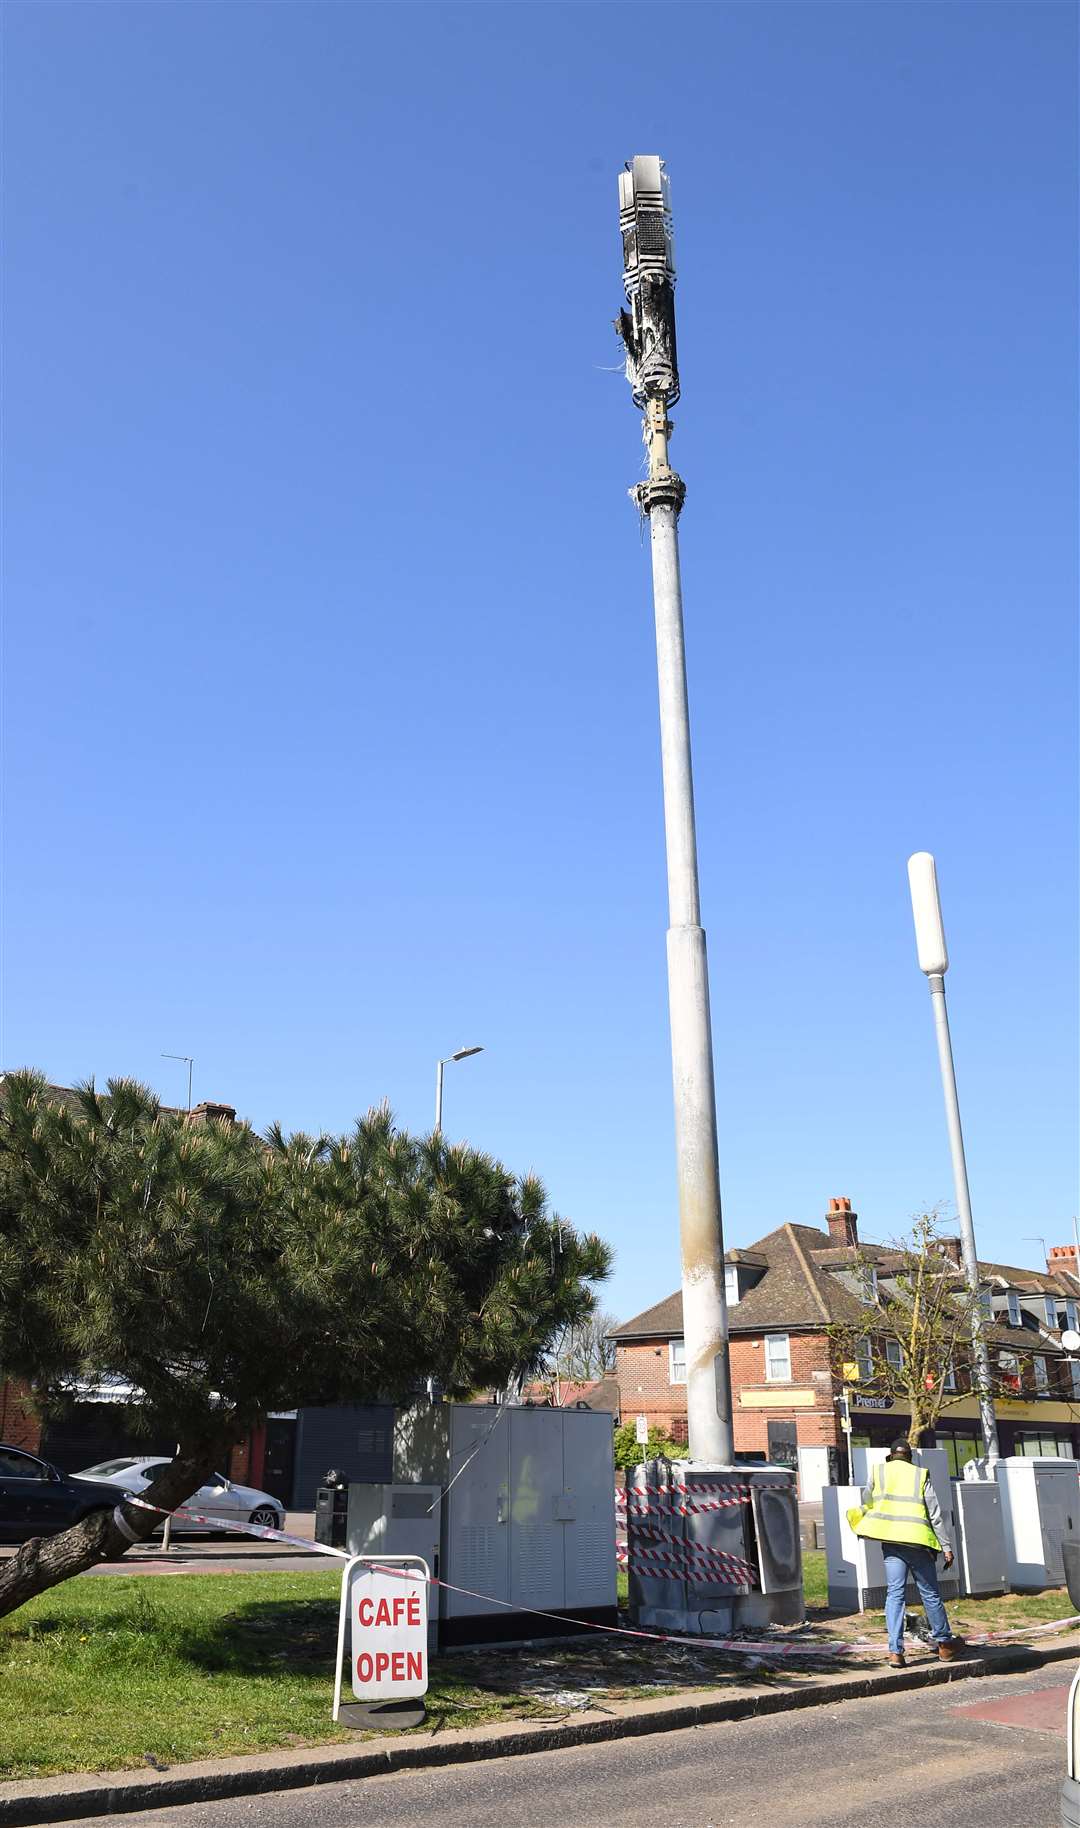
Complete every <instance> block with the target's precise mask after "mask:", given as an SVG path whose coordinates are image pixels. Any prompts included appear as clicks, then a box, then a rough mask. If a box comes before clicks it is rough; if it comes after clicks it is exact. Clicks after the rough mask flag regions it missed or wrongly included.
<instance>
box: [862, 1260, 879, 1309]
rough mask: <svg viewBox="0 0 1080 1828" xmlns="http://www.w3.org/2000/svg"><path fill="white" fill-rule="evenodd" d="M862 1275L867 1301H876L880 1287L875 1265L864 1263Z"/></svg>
mask: <svg viewBox="0 0 1080 1828" xmlns="http://www.w3.org/2000/svg"><path fill="white" fill-rule="evenodd" d="M862 1275H863V1291H864V1293H865V1295H866V1299H867V1301H876V1300H877V1298H878V1286H877V1270H876V1269H875V1268H874V1265H873V1264H872V1263H864V1264H863V1272H862Z"/></svg>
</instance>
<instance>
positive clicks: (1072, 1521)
mask: <svg viewBox="0 0 1080 1828" xmlns="http://www.w3.org/2000/svg"><path fill="white" fill-rule="evenodd" d="M1035 1477H1036V1481H1037V1490H1038V1494H1039V1519H1040V1522H1041V1524H1042V1537H1043V1555H1044V1558H1045V1563H1046V1573H1047V1577H1048V1578H1049V1579H1050V1580H1052V1581H1055V1582H1063V1581H1064V1579H1065V1563H1064V1559H1063V1557H1062V1553H1061V1544H1062V1541H1063V1539H1064V1538H1065V1537H1066V1536H1069V1537H1072V1536H1075V1535H1076V1532H1077V1528H1078V1527H1080V1481H1078V1478H1077V1474H1076V1473H1075V1472H1070V1471H1068V1470H1067V1469H1066V1468H1062V1469H1061V1470H1060V1471H1058V1469H1057V1468H1054V1469H1053V1470H1052V1471H1051V1470H1050V1469H1049V1468H1048V1469H1047V1470H1046V1471H1045V1472H1044V1471H1042V1470H1041V1469H1040V1470H1039V1472H1037V1473H1036V1475H1035Z"/></svg>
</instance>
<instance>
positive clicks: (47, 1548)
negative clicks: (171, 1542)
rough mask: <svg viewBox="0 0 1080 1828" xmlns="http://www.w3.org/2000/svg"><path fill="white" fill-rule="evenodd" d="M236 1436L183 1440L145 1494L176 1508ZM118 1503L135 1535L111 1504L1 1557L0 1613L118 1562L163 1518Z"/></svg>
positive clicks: (90, 1492)
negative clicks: (106, 1563) (121, 1523)
mask: <svg viewBox="0 0 1080 1828" xmlns="http://www.w3.org/2000/svg"><path fill="white" fill-rule="evenodd" d="M231 1438H232V1437H231V1434H225V1435H219V1436H216V1437H215V1438H214V1440H212V1441H199V1442H188V1443H186V1444H185V1443H183V1442H182V1443H181V1447H180V1452H179V1453H178V1454H177V1456H176V1459H175V1460H172V1461H171V1462H170V1463H169V1465H168V1466H163V1467H162V1469H161V1471H160V1472H159V1473H158V1476H157V1478H156V1479H155V1480H154V1481H153V1484H152V1485H148V1486H147V1488H146V1491H145V1492H144V1493H140V1496H142V1497H144V1498H145V1499H146V1501H147V1503H149V1504H156V1505H160V1506H161V1507H162V1509H163V1510H165V1511H171V1510H175V1509H176V1507H177V1505H181V1504H183V1503H184V1502H185V1500H186V1499H188V1498H190V1497H191V1495H192V1493H193V1492H197V1491H198V1489H199V1487H200V1485H204V1484H205V1482H206V1480H207V1478H208V1477H209V1475H210V1474H211V1473H212V1472H213V1471H214V1467H215V1462H216V1461H217V1460H218V1459H219V1458H220V1455H221V1453H222V1452H223V1451H225V1450H226V1449H227V1447H228V1445H229V1443H230V1441H231ZM117 1483H119V1481H117ZM86 1490H87V1494H88V1496H92V1495H93V1490H94V1488H93V1486H92V1485H89V1484H88V1485H87V1487H86ZM115 1508H116V1509H119V1511H120V1514H121V1516H122V1518H123V1520H124V1523H125V1525H126V1528H127V1531H128V1532H130V1535H129V1534H127V1533H125V1531H124V1530H122V1529H121V1528H120V1527H119V1525H118V1524H117V1522H116V1518H115V1515H114V1507H113V1506H112V1505H109V1507H108V1509H105V1510H101V1511H97V1512H95V1514H94V1515H93V1516H92V1517H85V1518H84V1519H83V1521H82V1523H77V1524H75V1526H74V1528H72V1529H70V1530H64V1531H63V1532H62V1533H61V1534H60V1535H59V1536H33V1537H31V1539H30V1541H29V1542H24V1543H23V1545H22V1547H21V1548H20V1550H19V1552H18V1554H17V1555H13V1556H12V1557H11V1559H10V1560H9V1561H5V1562H0V1618H2V1617H3V1616H4V1615H5V1613H8V1612H14V1611H15V1610H16V1608H17V1607H18V1606H25V1604H26V1602H27V1600H31V1599H33V1598H34V1596H35V1594H38V1593H46V1592H48V1590H49V1588H50V1587H56V1586H59V1584H60V1582H61V1581H64V1580H70V1578H71V1576H72V1575H73V1574H85V1572H86V1570H87V1569H88V1568H93V1567H95V1566H96V1565H97V1563H98V1562H101V1561H119V1560H120V1558H121V1557H122V1556H124V1555H126V1554H127V1552H128V1550H129V1549H130V1547H131V1544H132V1541H135V1542H145V1540H146V1538H147V1537H148V1536H150V1535H152V1534H153V1532H154V1530H156V1529H157V1527H158V1525H159V1524H160V1523H161V1522H162V1521H163V1520H162V1517H161V1514H160V1512H155V1511H148V1510H142V1509H141V1508H140V1507H137V1506H135V1505H132V1504H122V1505H120V1506H117V1507H115Z"/></svg>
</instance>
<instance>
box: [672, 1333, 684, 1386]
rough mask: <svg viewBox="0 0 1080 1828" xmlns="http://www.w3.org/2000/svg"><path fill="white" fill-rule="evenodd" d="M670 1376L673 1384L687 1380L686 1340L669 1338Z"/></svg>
mask: <svg viewBox="0 0 1080 1828" xmlns="http://www.w3.org/2000/svg"><path fill="white" fill-rule="evenodd" d="M668 1378H669V1380H670V1382H671V1383H673V1384H685V1382H686V1341H685V1339H669V1340H668Z"/></svg>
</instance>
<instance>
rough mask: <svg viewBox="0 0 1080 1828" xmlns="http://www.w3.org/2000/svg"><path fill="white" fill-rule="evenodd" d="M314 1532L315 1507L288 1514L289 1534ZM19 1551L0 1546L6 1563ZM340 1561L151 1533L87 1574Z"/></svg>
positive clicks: (242, 1570) (262, 1545)
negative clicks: (167, 1544)
mask: <svg viewBox="0 0 1080 1828" xmlns="http://www.w3.org/2000/svg"><path fill="white" fill-rule="evenodd" d="M314 1532H315V1513H314V1511H288V1512H286V1515H285V1534H286V1535H288V1536H302V1537H304V1538H305V1540H306V1541H308V1542H310V1541H311V1540H312V1537H313V1535H314ZM18 1552H19V1550H18V1545H17V1544H14V1543H4V1544H0V1562H3V1561H6V1560H8V1559H9V1558H10V1557H11V1556H12V1555H17V1554H18ZM336 1561H337V1557H336V1556H329V1555H320V1554H319V1553H318V1551H317V1550H314V1549H283V1548H282V1547H281V1546H280V1545H279V1544H278V1543H275V1542H260V1541H259V1540H258V1538H257V1537H254V1536H241V1535H240V1534H239V1533H237V1534H236V1535H233V1534H231V1533H229V1534H226V1533H225V1532H224V1531H223V1532H222V1534H221V1535H220V1536H182V1535H174V1536H173V1539H172V1547H171V1548H169V1549H168V1550H165V1549H163V1548H162V1546H161V1538H160V1537H151V1539H150V1541H149V1542H140V1543H136V1544H134V1545H133V1546H132V1547H131V1548H130V1549H129V1550H128V1552H127V1554H126V1555H123V1556H121V1558H120V1560H119V1561H102V1562H98V1563H96V1565H95V1566H94V1567H92V1568H87V1570H86V1575H87V1576H91V1575H94V1574H297V1573H304V1572H308V1571H310V1570H311V1569H313V1568H330V1567H333V1566H334V1565H335V1563H336ZM77 1578H78V1579H80V1580H81V1579H83V1578H84V1577H83V1576H82V1575H79V1576H78V1577H77Z"/></svg>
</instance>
